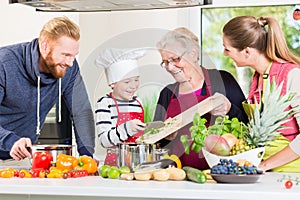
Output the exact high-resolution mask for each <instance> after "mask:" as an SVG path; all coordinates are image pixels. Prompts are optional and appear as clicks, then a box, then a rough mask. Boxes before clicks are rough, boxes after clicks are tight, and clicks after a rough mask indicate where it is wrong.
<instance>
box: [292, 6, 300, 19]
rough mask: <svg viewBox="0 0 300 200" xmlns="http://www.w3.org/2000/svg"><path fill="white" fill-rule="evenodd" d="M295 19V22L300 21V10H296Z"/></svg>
mask: <svg viewBox="0 0 300 200" xmlns="http://www.w3.org/2000/svg"><path fill="white" fill-rule="evenodd" d="M293 18H294V20H299V19H300V9H299V8H297V9H296V10H294V13H293Z"/></svg>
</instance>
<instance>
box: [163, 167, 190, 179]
mask: <svg viewBox="0 0 300 200" xmlns="http://www.w3.org/2000/svg"><path fill="white" fill-rule="evenodd" d="M166 171H167V172H168V173H169V174H170V177H169V180H176V181H181V180H184V179H185V177H186V173H185V171H184V170H183V169H179V168H176V167H174V166H173V167H169V168H167V169H166Z"/></svg>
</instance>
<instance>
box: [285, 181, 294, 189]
mask: <svg viewBox="0 0 300 200" xmlns="http://www.w3.org/2000/svg"><path fill="white" fill-rule="evenodd" d="M284 185H285V188H286V189H290V188H292V187H293V182H292V181H291V180H288V181H286V182H285V184H284Z"/></svg>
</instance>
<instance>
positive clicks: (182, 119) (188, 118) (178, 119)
mask: <svg viewBox="0 0 300 200" xmlns="http://www.w3.org/2000/svg"><path fill="white" fill-rule="evenodd" d="M220 95H221V94H220V93H215V94H214V95H213V96H211V97H209V98H207V99H205V100H203V101H201V102H200V103H198V104H196V105H194V106H192V107H191V108H189V109H187V110H185V111H184V112H182V113H181V114H179V115H177V116H175V117H173V118H168V119H167V120H166V121H165V126H164V127H162V128H159V129H158V130H157V131H158V132H157V133H153V134H151V133H149V132H147V133H145V134H144V135H143V136H142V137H140V138H138V139H137V140H136V142H137V143H145V144H154V143H156V142H158V141H159V140H161V139H163V138H165V137H166V136H168V135H170V134H171V133H174V132H176V131H178V130H179V129H181V128H182V127H184V126H186V125H187V124H189V123H191V122H192V121H193V118H194V115H195V113H196V112H198V113H199V114H200V116H202V115H204V114H206V113H208V112H210V111H211V110H213V109H214V108H216V107H217V106H219V105H221V104H222V103H223V102H224V100H223V98H218V97H220Z"/></svg>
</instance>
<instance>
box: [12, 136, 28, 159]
mask: <svg viewBox="0 0 300 200" xmlns="http://www.w3.org/2000/svg"><path fill="white" fill-rule="evenodd" d="M31 147H32V144H31V140H30V139H29V138H21V139H19V140H18V141H16V142H15V143H14V145H13V146H12V148H11V150H10V152H9V154H10V156H11V157H12V158H13V159H15V160H22V159H24V158H32V154H31V152H30V150H29V149H31Z"/></svg>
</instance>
